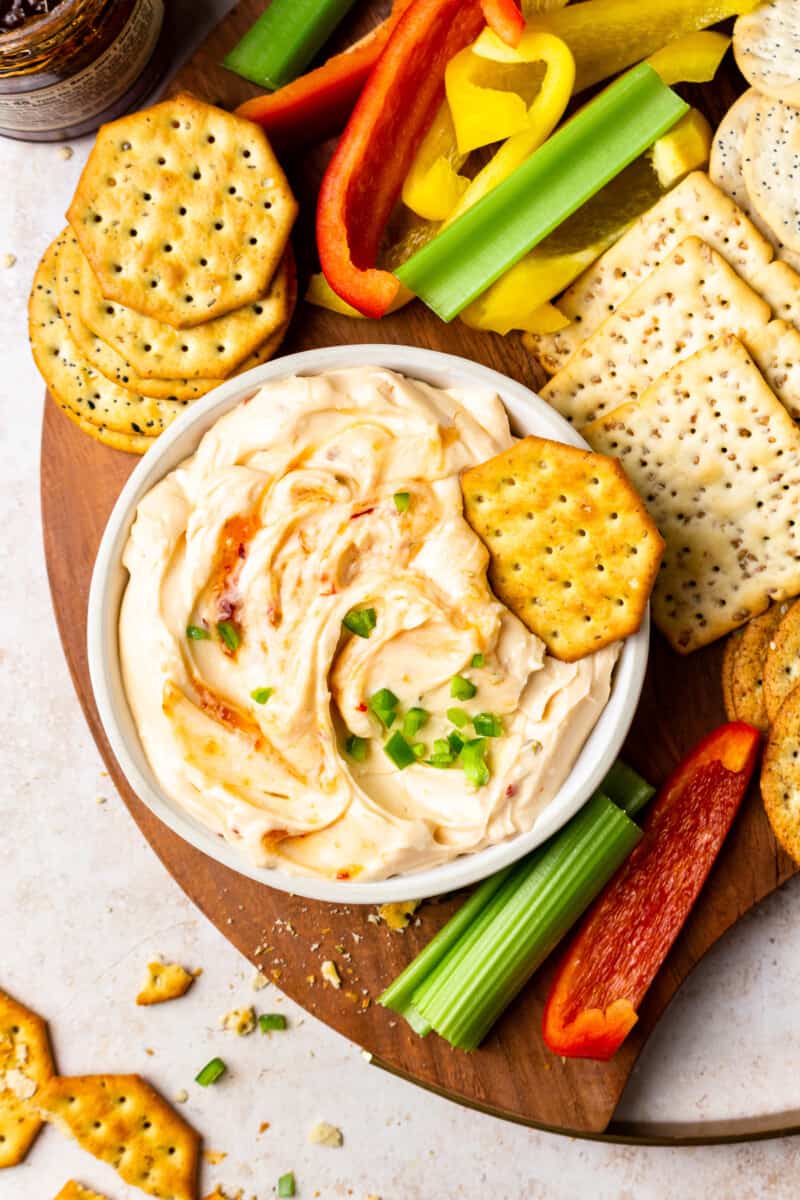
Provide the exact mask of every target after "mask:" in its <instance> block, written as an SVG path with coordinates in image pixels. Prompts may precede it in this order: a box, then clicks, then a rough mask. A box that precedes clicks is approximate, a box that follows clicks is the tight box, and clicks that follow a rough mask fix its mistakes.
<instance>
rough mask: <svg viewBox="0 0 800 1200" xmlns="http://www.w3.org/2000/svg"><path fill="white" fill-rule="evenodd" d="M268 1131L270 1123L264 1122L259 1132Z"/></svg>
mask: <svg viewBox="0 0 800 1200" xmlns="http://www.w3.org/2000/svg"><path fill="white" fill-rule="evenodd" d="M268 1129H269V1121H262V1122H261V1124H260V1125H259V1127H258V1132H259V1133H266V1132H267V1130H268Z"/></svg>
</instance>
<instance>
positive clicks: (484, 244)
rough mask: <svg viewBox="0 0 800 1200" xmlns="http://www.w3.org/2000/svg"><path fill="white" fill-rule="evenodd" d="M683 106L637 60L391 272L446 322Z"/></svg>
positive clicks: (627, 160)
mask: <svg viewBox="0 0 800 1200" xmlns="http://www.w3.org/2000/svg"><path fill="white" fill-rule="evenodd" d="M687 111H688V106H687V105H686V104H685V103H684V101H683V100H681V99H680V97H679V96H677V95H676V93H675V92H673V91H671V90H670V89H669V88H668V87H667V86H666V84H664V83H663V82H662V80H661V78H660V77H659V76H658V74H657V73H656V72H655V71H654V70H653V68H652V67H651V66H649V65H648V64H647V63H640V64H639V66H637V67H634V68H633V69H632V70H630V71H628V72H626V74H625V75H623V76H621V78H619V79H617V80H615V82H614V83H612V84H610V85H609V86H608V87H607V88H606V89H605V90H604V91H602V92H601V93H600V94H599V95H598V96H596V97H595V98H594V99H593V100H591V101H590V102H589V103H588V104H587V105H585V106H584V108H582V109H581V110H580V111H579V112H578V113H576V115H575V116H574V117H572V119H571V120H569V121H566V122H565V123H564V124H563V125H562V126H561V127H560V128H559V129H558V130H557V131H556V133H554V134H553V135H552V137H550V138H548V140H547V141H546V142H545V143H544V145H542V146H540V147H539V149H538V150H536V151H535V152H534V153H533V154H532V155H531V156H530V157H529V158H527V159H526V160H525V161H524V162H523V163H521V164H520V166H518V167H517V168H516V170H515V171H513V172H512V174H511V175H509V176H508V178H507V179H504V180H503V182H502V183H500V184H498V186H497V187H496V188H493V189H492V191H491V192H489V193H488V194H487V195H486V196H484V197H483V198H482V199H481V200H479V201H478V202H477V203H476V204H474V205H473V206H472V207H471V208H468V209H467V210H466V212H464V213H462V215H461V216H460V217H458V218H457V219H456V220H455V221H453V223H452V224H451V225H448V226H446V227H445V228H444V229H443V230H442V231H441V233H439V234H437V236H436V237H435V238H433V239H432V240H431V241H430V242H428V243H427V245H425V246H423V247H422V249H421V250H418V251H417V253H416V254H413V255H412V256H411V257H410V258H409V259H407V260H406V261H405V262H404V263H403V265H402V266H401V267H398V269H397V270H396V272H395V274H396V276H397V278H398V279H399V280H400V281H401V282H402V283H404V284H405V285H406V287H408V288H409V289H410V290H411V291H412V292H413V293H414V294H415V295H416V296H419V297H420V298H421V299H422V300H424V301H425V303H426V304H427V305H428V306H429V307H430V308H432V309H433V310H434V312H435V313H437V314H438V315H439V316H440V317H441V318H442V320H443V321H452V319H453V317H455V316H457V315H458V313H460V312H461V311H462V309H464V308H466V307H467V305H468V304H470V303H471V302H472V301H473V300H474V299H475V298H476V297H477V296H480V295H481V294H482V293H483V292H485V291H486V289H487V288H488V287H490V285H491V284H493V283H494V281H495V280H496V279H498V278H499V277H500V276H501V275H502V274H503V273H504V272H505V271H507V270H508V269H509V267H513V266H514V264H515V263H517V262H519V260H520V259H521V258H523V257H524V255H526V254H527V253H528V251H529V250H532V249H533V247H534V246H536V245H538V243H539V242H541V241H542V240H543V238H545V237H547V235H548V234H549V233H551V232H552V231H553V230H554V229H555V228H557V226H559V225H560V224H561V223H562V222H563V221H565V220H566V218H567V217H569V216H570V215H571V214H572V213H574V212H575V211H576V209H578V208H580V206H581V205H582V204H585V202H586V201H587V200H589V199H590V198H591V197H592V196H594V195H595V194H596V193H597V192H599V191H600V189H601V188H602V187H603V186H604V185H605V184H606V183H608V182H609V180H611V179H613V178H614V177H615V176H616V175H618V174H619V173H620V171H622V170H623V169H624V168H625V167H626V166H628V164H629V163H631V162H633V160H634V159H635V158H638V156H639V155H640V154H642V153H643V152H644V151H645V150H647V149H648V147H650V146H652V144H653V142H655V141H656V140H657V139H658V138H659V137H661V135H662V134H664V133H666V131H667V130H668V129H671V128H672V126H673V125H674V124H675V123H676V121H678V120H679V119H680V118H681V117H682V116H683V115H684V113H685V112H687Z"/></svg>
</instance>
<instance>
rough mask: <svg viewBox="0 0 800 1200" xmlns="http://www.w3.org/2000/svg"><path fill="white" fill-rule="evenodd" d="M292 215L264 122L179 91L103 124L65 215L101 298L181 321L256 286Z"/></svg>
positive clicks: (197, 318)
mask: <svg viewBox="0 0 800 1200" xmlns="http://www.w3.org/2000/svg"><path fill="white" fill-rule="evenodd" d="M296 214H297V204H296V202H295V199H294V197H293V196H292V192H291V189H290V187H289V184H288V182H287V180H286V176H285V175H284V173H283V171H282V169H281V167H280V165H279V163H278V161H277V159H276V158H275V155H274V154H273V152H272V148H271V146H270V144H269V141H268V139H267V136H266V134H265V133H264V131H263V130H262V129H260V128H259V127H258V126H257V125H255V124H253V123H252V122H251V121H247V120H245V119H244V118H243V117H237V116H235V115H234V114H232V113H229V112H225V111H224V110H223V109H221V108H215V107H213V105H210V104H205V103H204V102H203V101H201V100H197V99H196V98H195V97H194V96H190V95H179V96H175V97H173V98H172V99H170V100H165V101H163V102H162V103H161V104H156V105H154V106H153V107H152V108H147V109H143V110H142V111H140V112H137V113H133V114H131V115H130V116H127V117H122V118H121V119H120V120H118V121H113V122H112V123H111V124H109V125H104V126H103V127H102V128H101V129H100V131H99V133H98V135H97V140H96V142H95V145H94V148H93V150H92V152H91V154H90V155H89V159H88V162H87V163H86V166H85V168H84V170H83V174H82V175H81V178H80V181H79V183H78V187H77V190H76V192H75V197H74V199H73V201H72V204H71V205H70V208H69V211H68V213H67V219H68V221H69V223H70V225H71V226H72V228H73V230H74V231H75V234H76V236H77V238H78V241H79V242H80V244H81V247H82V249H83V252H84V254H85V255H86V257H87V258H88V260H89V262H90V263H91V264H92V268H93V270H94V272H95V274H96V275H97V277H98V279H99V281H100V288H101V291H102V294H103V296H104V297H105V298H106V299H109V300H114V301H116V302H117V303H118V304H123V305H125V306H126V307H128V308H131V309H134V310H135V311H136V312H140V313H143V314H146V315H147V316H150V317H152V318H153V319H155V320H157V321H163V322H166V323H167V324H169V325H171V326H173V327H174V328H176V329H188V328H191V327H192V326H195V325H201V324H204V323H205V322H207V321H209V320H211V319H212V318H215V317H220V316H222V314H223V313H227V312H232V311H233V310H234V309H237V308H241V307H242V306H243V305H246V304H251V303H254V302H255V301H257V300H258V299H259V297H262V296H264V295H265V293H266V291H267V289H268V287H269V282H270V280H271V279H272V276H273V275H274V274H275V270H276V268H277V266H278V262H279V261H280V258H281V256H282V254H283V252H284V250H285V248H286V243H287V242H288V240H289V234H290V232H291V228H292V224H293V222H294V219H295V216H296ZM263 336H264V337H266V336H268V332H267V333H265V334H264V335H263ZM260 340H263V339H260ZM137 369H138V368H137ZM163 373H164V372H161V374H163ZM175 374H180V372H175Z"/></svg>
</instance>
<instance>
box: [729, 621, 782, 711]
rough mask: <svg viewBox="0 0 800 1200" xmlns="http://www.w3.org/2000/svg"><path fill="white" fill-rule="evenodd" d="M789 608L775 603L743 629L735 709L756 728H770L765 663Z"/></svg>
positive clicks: (733, 689)
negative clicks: (777, 630) (765, 692)
mask: <svg viewBox="0 0 800 1200" xmlns="http://www.w3.org/2000/svg"><path fill="white" fill-rule="evenodd" d="M788 611H789V604H788V603H783V604H772V605H770V607H769V608H768V609H767V611H766V612H764V613H761V615H760V616H758V617H753V619H752V620H751V621H748V623H747V625H745V627H744V629H743V630H742V636H741V641H740V642H739V645H738V648H737V651H736V657H735V659H734V663H733V674H732V677H731V694H732V700H733V711H734V712H735V713H736V718H735V719H736V720H737V721H746V722H747V723H748V725H755V727H756V729H760V730H761V731H762V733H763V732H766V730H767V729H769V717H768V715H767V705H766V701H765V699H764V667H765V662H766V658H767V653H768V651H769V646H770V642H771V641H772V639H773V637H774V634H775V630H776V629H777V628H778V626H779V625H780V623H781V621H782V620H783V618H784V617H785V616H786V614H787V612H788Z"/></svg>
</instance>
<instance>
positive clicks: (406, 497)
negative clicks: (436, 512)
mask: <svg viewBox="0 0 800 1200" xmlns="http://www.w3.org/2000/svg"><path fill="white" fill-rule="evenodd" d="M410 503H411V493H410V492H395V494H394V506H395V508H396V509H397V511H398V512H399V513H404V512H408V506H409V504H410Z"/></svg>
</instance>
